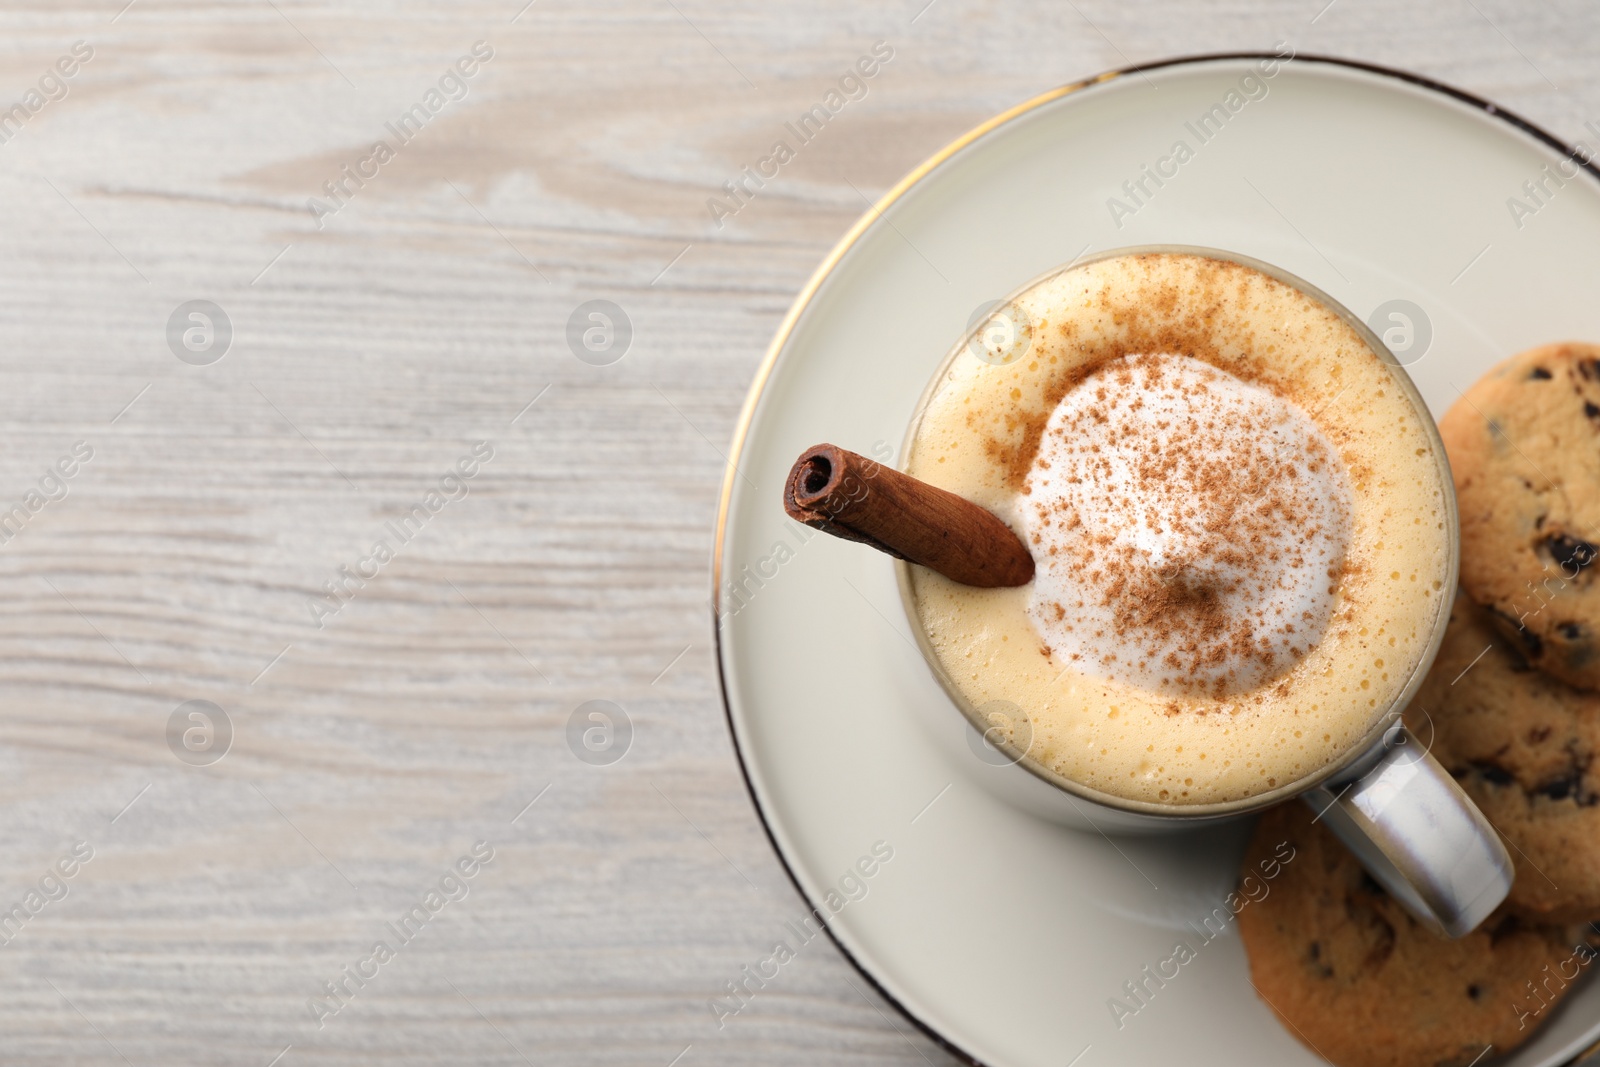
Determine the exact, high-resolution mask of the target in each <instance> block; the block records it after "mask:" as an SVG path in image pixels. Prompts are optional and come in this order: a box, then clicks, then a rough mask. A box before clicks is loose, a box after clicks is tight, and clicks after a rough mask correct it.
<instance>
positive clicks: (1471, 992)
mask: <svg viewBox="0 0 1600 1067" xmlns="http://www.w3.org/2000/svg"><path fill="white" fill-rule="evenodd" d="M1545 377H1546V378H1548V377H1550V375H1549V374H1546V375H1545ZM1467 996H1468V997H1470V998H1472V999H1473V1000H1477V999H1478V998H1479V997H1481V996H1483V986H1481V985H1479V984H1478V983H1476V982H1474V983H1472V984H1471V985H1469V986H1467Z"/></svg>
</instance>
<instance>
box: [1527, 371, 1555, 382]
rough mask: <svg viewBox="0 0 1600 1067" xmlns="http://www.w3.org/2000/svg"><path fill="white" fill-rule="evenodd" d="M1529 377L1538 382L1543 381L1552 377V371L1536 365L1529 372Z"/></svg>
mask: <svg viewBox="0 0 1600 1067" xmlns="http://www.w3.org/2000/svg"><path fill="white" fill-rule="evenodd" d="M1528 377H1529V378H1530V379H1531V380H1533V381H1536V382H1537V381H1543V380H1544V379H1547V378H1549V377H1550V372H1549V371H1547V370H1545V369H1544V368H1543V367H1535V368H1533V370H1532V372H1530V373H1529V374H1528Z"/></svg>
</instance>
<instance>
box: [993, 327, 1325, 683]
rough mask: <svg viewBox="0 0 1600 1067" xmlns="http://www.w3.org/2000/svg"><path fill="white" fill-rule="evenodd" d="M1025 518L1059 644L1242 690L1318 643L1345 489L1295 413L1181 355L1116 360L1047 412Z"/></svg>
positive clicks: (1117, 671)
mask: <svg viewBox="0 0 1600 1067" xmlns="http://www.w3.org/2000/svg"><path fill="white" fill-rule="evenodd" d="M1022 491H1023V494H1024V496H1026V498H1027V499H1026V501H1025V502H1024V504H1023V507H1022V509H1021V511H1022V524H1023V529H1024V531H1025V532H1026V535H1027V539H1028V541H1029V543H1030V544H1031V545H1032V546H1033V553H1034V556H1035V558H1036V560H1037V562H1038V568H1039V570H1038V574H1037V577H1036V578H1035V580H1034V583H1033V592H1032V595H1031V596H1030V597H1029V599H1028V617H1029V618H1030V619H1032V620H1033V624H1034V627H1035V628H1036V629H1037V630H1038V631H1039V634H1040V636H1041V637H1042V638H1043V639H1044V643H1045V644H1046V645H1048V646H1049V648H1050V652H1051V654H1052V655H1053V656H1055V657H1057V658H1058V659H1060V660H1061V661H1062V662H1063V663H1065V664H1071V665H1073V666H1076V667H1078V668H1079V669H1081V670H1083V671H1084V672H1085V673H1087V674H1093V675H1096V676H1098V677H1101V678H1109V679H1115V680H1118V681H1123V682H1127V683H1129V684H1131V685H1135V686H1138V687H1140V688H1142V689H1150V690H1155V691H1160V692H1167V693H1191V692H1208V693H1212V694H1215V695H1218V696H1221V695H1225V694H1227V693H1230V692H1239V691H1242V690H1246V689H1250V688H1253V687H1254V686H1257V685H1259V684H1261V683H1262V682H1263V681H1266V680H1268V679H1270V678H1274V677H1276V676H1278V675H1280V674H1282V673H1284V672H1285V671H1287V670H1288V669H1289V668H1291V667H1293V666H1294V665H1295V663H1297V662H1299V660H1301V659H1302V658H1303V657H1304V656H1305V654H1306V653H1307V652H1309V651H1310V650H1311V648H1312V647H1314V646H1315V645H1316V643H1317V641H1318V640H1319V639H1320V638H1321V637H1322V634H1323V631H1324V630H1325V629H1326V628H1327V625H1328V620H1329V619H1330V618H1331V616H1332V614H1333V609H1334V605H1335V603H1336V602H1337V599H1338V581H1339V578H1340V576H1341V572H1342V571H1343V568H1344V560H1345V552H1346V549H1347V547H1348V545H1349V541H1350V486H1349V479H1348V478H1347V477H1346V476H1345V472H1344V470H1343V467H1342V466H1341V465H1340V463H1339V461H1338V458H1337V454H1336V453H1335V451H1334V448H1333V446H1332V444H1331V443H1329V441H1328V440H1327V438H1326V437H1325V436H1324V435H1323V434H1322V432H1321V431H1320V430H1319V429H1317V426H1316V424H1315V423H1313V422H1312V421H1311V419H1310V418H1309V417H1308V416H1307V415H1306V414H1305V413H1304V412H1303V411H1301V410H1300V409H1299V408H1298V407H1296V406H1295V405H1294V404H1292V403H1290V402H1289V401H1287V400H1285V399H1283V398H1282V397H1279V396H1275V395H1274V394H1273V393H1271V392H1269V391H1268V390H1266V389H1263V388H1261V387H1260V386H1256V385H1251V384H1249V383H1248V382H1244V381H1241V380H1240V379H1238V378H1236V377H1234V376H1233V375H1231V374H1228V373H1226V372H1224V371H1220V370H1217V369H1216V368H1215V367H1212V366H1211V365H1209V364H1207V363H1203V362H1201V361H1200V360H1198V359H1195V358H1193V357H1191V356H1179V355H1153V356H1138V355H1134V356H1124V357H1122V358H1120V359H1116V360H1112V361H1110V362H1109V363H1107V364H1105V365H1104V366H1101V367H1100V368H1098V369H1096V370H1095V371H1094V372H1093V373H1091V374H1090V375H1088V376H1087V377H1086V378H1084V379H1083V380H1082V381H1081V382H1079V383H1078V384H1077V385H1076V386H1074V387H1073V388H1072V390H1071V391H1070V392H1068V393H1067V395H1066V396H1065V397H1064V398H1063V399H1062V401H1061V403H1060V404H1058V405H1057V406H1056V409H1055V411H1054V412H1052V413H1051V415H1050V421H1049V422H1048V423H1046V424H1045V428H1044V433H1043V435H1042V437H1041V439H1040V442H1039V451H1038V457H1037V459H1035V461H1034V465H1033V467H1032V469H1031V470H1030V471H1029V472H1028V476H1027V481H1026V482H1025V483H1024V487H1023V490H1022Z"/></svg>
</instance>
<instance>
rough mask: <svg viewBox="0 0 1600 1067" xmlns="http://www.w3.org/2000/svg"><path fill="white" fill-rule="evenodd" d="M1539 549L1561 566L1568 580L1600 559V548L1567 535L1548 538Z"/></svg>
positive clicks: (1540, 544)
mask: <svg viewBox="0 0 1600 1067" xmlns="http://www.w3.org/2000/svg"><path fill="white" fill-rule="evenodd" d="M1539 547H1540V548H1542V549H1544V551H1545V552H1546V553H1547V554H1548V555H1549V556H1550V558H1551V559H1553V560H1555V561H1556V562H1557V563H1559V564H1561V571H1562V573H1563V574H1565V575H1566V576H1567V577H1568V578H1571V577H1574V576H1575V575H1576V574H1577V573H1578V572H1579V571H1581V570H1583V568H1585V567H1587V566H1588V565H1589V564H1591V563H1593V562H1594V561H1595V559H1596V558H1600V548H1595V546H1594V545H1591V544H1590V543H1589V542H1587V541H1584V540H1581V539H1580V538H1576V537H1569V536H1568V535H1566V534H1555V535H1553V536H1551V537H1546V538H1545V539H1544V540H1543V541H1541V542H1539Z"/></svg>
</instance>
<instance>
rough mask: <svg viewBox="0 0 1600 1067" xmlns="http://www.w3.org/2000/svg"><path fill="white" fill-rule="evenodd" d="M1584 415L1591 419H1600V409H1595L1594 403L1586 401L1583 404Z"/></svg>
mask: <svg viewBox="0 0 1600 1067" xmlns="http://www.w3.org/2000/svg"><path fill="white" fill-rule="evenodd" d="M1583 413H1584V414H1585V415H1587V416H1589V417H1590V418H1591V419H1600V407H1595V406H1594V402H1593V401H1590V400H1585V401H1584V402H1583Z"/></svg>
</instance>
